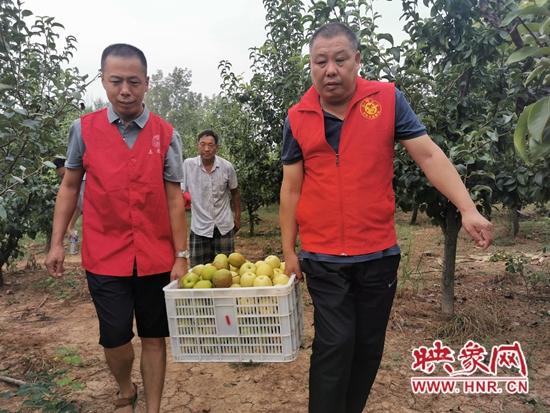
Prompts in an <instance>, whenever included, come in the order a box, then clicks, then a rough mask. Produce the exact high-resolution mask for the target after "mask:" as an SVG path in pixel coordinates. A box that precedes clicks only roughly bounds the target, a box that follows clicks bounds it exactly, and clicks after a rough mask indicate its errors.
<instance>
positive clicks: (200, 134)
mask: <svg viewBox="0 0 550 413" xmlns="http://www.w3.org/2000/svg"><path fill="white" fill-rule="evenodd" d="M205 136H212V137H213V138H214V142H216V145H217V144H218V135H216V132H214V131H213V130H210V129H206V130H203V131H202V132H201V133H199V136H197V141H200V140H201V138H203V137H205Z"/></svg>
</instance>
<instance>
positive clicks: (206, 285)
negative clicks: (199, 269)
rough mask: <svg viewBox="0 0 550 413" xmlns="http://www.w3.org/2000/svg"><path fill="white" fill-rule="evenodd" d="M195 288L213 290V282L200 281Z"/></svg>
mask: <svg viewBox="0 0 550 413" xmlns="http://www.w3.org/2000/svg"><path fill="white" fill-rule="evenodd" d="M193 288H212V282H210V280H199V281H197V282H196V284H195V285H194V286H193Z"/></svg>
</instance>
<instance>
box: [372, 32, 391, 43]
mask: <svg viewBox="0 0 550 413" xmlns="http://www.w3.org/2000/svg"><path fill="white" fill-rule="evenodd" d="M376 38H377V39H378V40H380V39H384V40H387V41H388V42H390V43H391V45H392V46H393V36H392V35H391V34H389V33H379V34H377V35H376Z"/></svg>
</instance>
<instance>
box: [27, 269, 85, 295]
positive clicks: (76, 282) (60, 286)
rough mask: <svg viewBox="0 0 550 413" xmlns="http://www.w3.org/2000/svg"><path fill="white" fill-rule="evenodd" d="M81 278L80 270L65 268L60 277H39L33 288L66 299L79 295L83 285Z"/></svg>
mask: <svg viewBox="0 0 550 413" xmlns="http://www.w3.org/2000/svg"><path fill="white" fill-rule="evenodd" d="M82 284H83V278H82V275H81V273H80V270H70V269H66V270H65V275H64V276H63V277H61V278H53V277H44V278H41V279H40V280H39V281H38V282H37V283H36V284H35V285H34V288H36V289H39V290H44V291H46V292H47V293H48V294H52V295H53V296H55V297H56V298H59V299H62V300H67V299H70V298H73V297H75V296H79V295H80V294H81V293H82V291H84V290H85V288H84V287H83V285H82Z"/></svg>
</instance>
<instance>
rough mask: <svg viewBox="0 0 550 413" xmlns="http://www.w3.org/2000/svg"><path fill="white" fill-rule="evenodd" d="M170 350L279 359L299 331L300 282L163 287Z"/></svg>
mask: <svg viewBox="0 0 550 413" xmlns="http://www.w3.org/2000/svg"><path fill="white" fill-rule="evenodd" d="M164 291H165V298H166V309H167V313H168V323H169V324H168V325H169V328H170V338H171V347H172V355H173V358H174V360H175V361H180V362H191V361H201V362H285V361H292V360H294V359H295V358H296V356H297V355H298V350H299V348H300V345H301V340H302V332H303V314H302V296H301V286H300V284H299V283H298V282H295V280H294V277H292V279H291V280H290V281H289V283H288V284H287V285H286V286H281V287H277V288H274V287H257V288H255V287H252V288H222V289H201V290H194V289H178V288H177V284H176V282H172V283H170V284H169V285H168V286H167V287H165V288H164Z"/></svg>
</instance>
